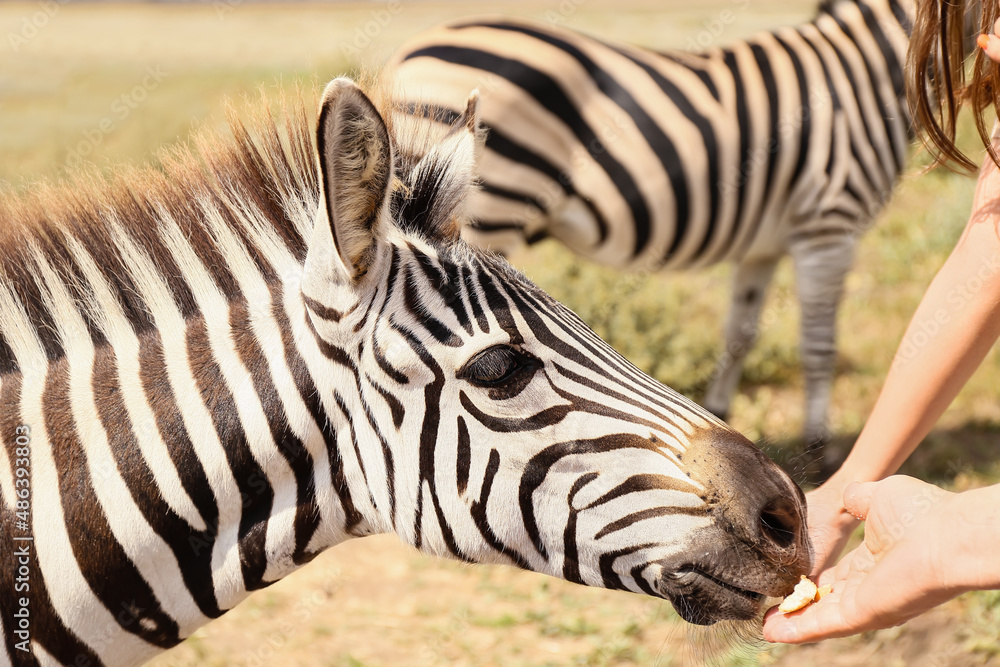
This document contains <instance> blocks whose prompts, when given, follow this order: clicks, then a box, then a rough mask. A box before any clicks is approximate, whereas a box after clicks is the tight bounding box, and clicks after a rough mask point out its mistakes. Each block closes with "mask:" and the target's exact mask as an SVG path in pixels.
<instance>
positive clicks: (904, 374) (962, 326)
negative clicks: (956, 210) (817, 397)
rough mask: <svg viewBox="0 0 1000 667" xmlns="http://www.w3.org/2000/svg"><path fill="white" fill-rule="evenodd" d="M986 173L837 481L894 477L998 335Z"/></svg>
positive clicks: (996, 193) (999, 294)
mask: <svg viewBox="0 0 1000 667" xmlns="http://www.w3.org/2000/svg"><path fill="white" fill-rule="evenodd" d="M989 166H990V167H992V168H991V169H987V168H984V173H983V175H982V176H981V177H980V182H979V187H978V189H977V194H976V201H975V203H974V206H973V214H972V216H971V218H970V221H969V224H968V226H967V227H966V229H965V232H964V234H963V236H962V238H961V240H960V241H959V242H958V244H957V245H956V247H955V250H954V251H953V252H952V254H951V256H950V257H949V258H948V261H947V262H945V265H944V266H943V267H942V268H941V270H940V271H939V272H938V274H937V276H936V277H935V278H934V281H933V282H932V283H931V286H930V288H928V290H927V293H926V294H925V295H924V298H923V300H922V301H921V302H920V306H919V307H918V308H917V311H916V313H915V314H914V316H913V320H912V321H911V322H910V326H909V327H908V329H907V331H906V334H905V335H904V337H903V340H902V342H901V343H900V346H899V349H898V350H897V352H896V357H895V359H894V361H893V364H892V368H891V369H890V371H889V374H888V376H887V377H886V381H885V385H884V386H883V387H882V392H881V394H880V395H879V398H878V401H877V402H876V404H875V408H874V409H873V411H872V414H871V416H870V417H869V419H868V422H867V423H866V424H865V428H864V429H863V430H862V432H861V435H860V436H859V438H858V441H857V443H856V444H855V446H854V448H853V450H852V451H851V454H850V456H849V457H848V458H847V461H845V463H844V465H843V466H842V467H841V470H840V471H839V472H838V474H837V476H838V477H840V478H843V480H844V481H845V483H846V482H849V481H851V480H860V481H870V480H876V479H881V478H883V477H885V476H886V475H890V474H892V473H894V472H895V471H896V470H897V469H898V468H899V466H900V465H901V464H902V463H903V461H905V460H906V458H907V457H908V456H909V455H910V453H912V452H913V450H914V449H915V448H916V446H917V445H918V444H919V443H920V441H921V440H922V439H923V438H924V436H926V435H927V433H928V432H929V431H930V429H931V427H932V426H933V425H934V423H935V422H936V421H937V420H938V418H939V417H940V416H941V414H942V413H943V412H944V411H945V409H947V407H948V406H949V405H950V404H951V402H952V400H954V398H955V396H956V395H957V394H958V392H959V390H960V389H961V388H962V386H963V385H964V384H965V383H966V381H968V379H969V377H970V376H971V375H972V374H973V372H974V371H975V370H976V368H977V367H978V366H979V364H980V363H981V362H982V360H983V358H984V357H985V356H986V354H987V353H988V352H989V350H990V347H991V346H992V345H993V343H994V342H995V341H996V339H997V336H998V335H1000V231H998V228H997V227H998V221H1000V208H998V202H1000V172H998V171H997V170H996V167H993V166H992V163H990V165H989Z"/></svg>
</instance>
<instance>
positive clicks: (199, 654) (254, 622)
mask: <svg viewBox="0 0 1000 667" xmlns="http://www.w3.org/2000/svg"><path fill="white" fill-rule="evenodd" d="M814 11H815V3H814V2H812V1H809V0H802V1H799V2H796V3H787V2H783V1H780V0H701V1H700V2H691V1H690V0H660V1H658V2H652V1H651V0H562V1H561V2H557V1H556V0H540V1H537V2H527V1H521V2H516V1H515V2H499V1H496V0H494V1H489V2H488V1H482V2H477V1H473V0H464V1H454V2H445V1H428V2H423V1H419V0H394V1H392V2H370V3H356V2H335V3H324V4H320V3H314V4H293V3H287V4H286V3H268V4H262V3H256V2H250V1H249V0H213V1H206V2H177V3H168V2H158V3H148V4H139V3H136V4H118V3H104V2H100V3H96V2H95V3H75V2H58V1H57V0H43V1H38V2H13V3H10V2H3V3H0V194H2V195H3V196H16V193H17V192H19V191H26V190H30V188H31V187H32V183H33V182H37V181H38V180H39V179H45V180H49V181H58V180H59V179H60V178H61V177H62V176H63V175H64V174H65V172H66V170H67V169H72V168H75V167H76V166H77V165H79V164H84V163H88V164H95V165H96V166H97V168H99V169H100V170H103V171H111V170H113V169H115V168H116V165H121V164H122V163H141V162H153V163H155V162H156V159H157V158H156V155H157V151H159V150H162V149H163V148H165V147H169V146H170V145H172V144H176V143H178V142H184V141H186V139H187V137H188V136H189V134H190V132H191V131H192V130H193V129H195V128H199V127H204V126H208V127H209V128H215V127H218V128H220V129H224V127H225V112H224V108H225V103H226V102H225V101H226V100H227V99H228V100H232V101H233V102H234V104H235V105H236V107H237V108H239V107H240V106H245V105H246V104H247V103H248V102H247V100H246V99H245V98H247V97H249V98H250V99H252V100H256V99H257V98H258V97H259V95H260V91H261V90H262V91H263V92H264V94H266V95H267V96H269V97H275V96H276V95H277V93H278V92H280V91H294V90H295V89H296V88H299V87H303V88H305V89H306V90H307V91H310V94H311V91H313V90H314V89H316V88H321V87H322V84H324V83H325V82H326V81H327V80H329V79H331V78H333V77H335V76H338V75H341V74H345V73H348V74H351V73H353V74H357V73H359V72H363V71H368V70H372V69H377V68H378V66H379V65H380V63H382V62H383V61H384V60H386V59H387V58H388V56H389V55H390V54H391V53H392V50H393V48H394V47H395V46H396V45H398V44H400V43H401V42H402V41H403V40H404V39H406V38H407V37H409V36H411V35H413V34H415V33H416V32H418V31H420V30H422V29H425V28H427V27H430V26H432V25H435V24H438V23H441V22H443V21H446V20H450V19H454V18H458V17H463V16H473V15H481V14H504V15H516V16H523V17H529V18H534V19H537V20H541V21H546V22H549V23H558V24H561V25H566V26H569V27H572V28H576V29H579V30H584V31H587V32H590V33H593V34H596V35H599V36H601V37H604V38H607V39H614V40H623V41H630V42H633V43H637V44H642V45H646V46H651V47H655V48H681V49H684V48H688V47H691V46H693V45H700V46H709V45H721V44H725V43H727V42H730V41H732V40H735V39H739V38H741V37H744V36H746V35H748V34H749V33H751V32H753V31H756V30H759V29H764V28H773V27H777V26H779V25H784V24H789V23H797V22H800V21H802V20H804V19H808V18H809V17H811V16H812V14H813V13H814ZM720 17H727V18H728V17H735V18H734V20H732V21H730V22H726V21H725V20H721V19H720ZM963 130H964V133H965V135H966V138H967V140H966V145H967V146H970V147H972V146H974V145H976V144H975V141H976V140H975V138H974V136H973V134H974V133H973V132H972V131H971V125H970V124H969V123H966V127H964V128H963ZM925 163H926V158H925V156H922V155H921V153H920V151H918V150H916V149H915V150H914V151H913V158H912V160H911V168H910V169H909V171H908V175H907V176H906V177H905V178H904V179H903V182H902V183H901V184H900V186H899V188H898V192H897V195H896V197H895V199H894V200H893V202H892V204H891V205H890V207H889V208H888V210H887V211H886V212H885V213H884V214H883V215H882V216H881V218H880V219H879V221H878V222H877V224H876V226H875V227H874V228H873V229H872V230H871V231H870V232H869V233H868V234H867V235H866V236H865V237H864V238H863V239H862V240H861V243H860V248H859V251H858V261H857V263H856V265H855V269H854V271H853V273H852V274H851V276H850V277H849V279H848V282H847V294H846V298H845V301H844V303H843V306H842V311H841V319H840V325H839V332H840V344H839V351H840V359H839V362H838V374H837V379H836V385H835V388H834V394H833V401H832V410H831V426H832V428H833V431H834V434H835V440H834V443H833V444H832V446H831V451H832V453H833V456H834V457H842V456H843V455H844V454H845V453H846V451H847V449H849V447H850V446H851V444H852V443H853V441H854V439H855V437H856V435H857V433H858V431H859V430H860V429H861V426H862V425H863V423H864V419H865V417H866V415H867V414H868V412H869V411H870V409H871V406H872V404H873V402H874V400H875V397H876V396H877V392H878V390H879V388H880V386H881V382H882V379H883V378H884V376H885V373H886V371H887V369H888V366H889V363H890V361H891V359H892V355H893V352H894V351H895V349H896V346H897V344H898V342H899V340H900V338H901V336H902V333H903V330H904V329H905V327H906V324H907V322H908V321H909V318H910V315H911V314H912V312H913V310H914V308H915V306H916V304H917V302H918V300H919V298H920V296H921V295H922V294H923V291H924V289H925V288H926V286H927V284H928V283H929V282H930V280H931V278H932V277H933V275H934V272H935V271H936V270H937V268H938V267H939V266H940V265H941V264H942V262H943V261H944V259H945V257H946V255H947V253H948V252H949V250H950V249H951V247H952V246H953V244H954V242H955V240H956V239H957V238H958V235H959V233H960V232H961V230H962V228H963V226H964V224H965V221H966V216H967V215H968V210H969V206H970V203H971V196H972V191H973V186H974V181H973V180H972V179H970V178H968V177H965V176H959V175H955V174H952V173H949V172H947V171H944V170H940V169H939V170H936V171H934V172H931V173H922V172H921V166H922V165H923V164H925ZM513 261H514V263H515V264H517V265H518V266H519V267H521V268H522V269H523V270H524V271H525V272H526V273H527V274H528V275H529V276H530V277H531V278H532V279H534V280H535V281H536V282H538V283H539V284H540V285H541V286H542V287H543V288H545V289H546V290H548V291H549V292H550V293H552V294H553V295H554V296H555V297H556V298H558V299H560V300H562V301H563V302H565V303H567V304H568V305H569V306H570V307H571V308H573V309H574V310H575V311H576V312H577V313H579V314H580V316H581V317H583V319H584V320H586V321H587V322H588V323H589V324H590V325H591V326H593V327H594V329H595V330H596V331H597V332H598V333H599V334H600V335H601V336H603V337H604V338H605V339H607V340H608V341H609V342H611V344H612V345H614V346H615V347H616V348H617V349H619V350H620V351H621V352H622V353H624V354H625V355H626V356H627V357H628V358H629V359H631V360H632V361H634V362H635V363H636V364H638V365H639V366H640V367H642V368H643V369H644V370H646V371H647V372H649V373H650V374H652V375H654V376H655V377H656V378H657V379H659V380H660V381H662V382H664V383H666V384H668V385H670V386H672V387H674V388H676V389H678V390H679V391H682V392H683V393H685V394H687V395H688V396H690V397H692V398H694V399H695V400H698V399H700V398H701V393H702V392H703V390H704V383H705V379H706V378H707V377H708V376H709V374H710V372H711V369H712V367H713V365H714V360H715V358H716V354H717V353H718V350H719V348H720V346H721V333H720V332H721V327H722V319H723V317H724V315H725V312H726V304H727V303H728V298H729V297H728V292H729V290H728V286H729V274H730V270H729V267H727V266H718V267H714V268H712V269H709V270H706V271H702V272H699V273H685V274H657V275H653V276H628V275H623V274H619V273H616V272H614V271H611V270H608V269H604V268H601V267H598V266H595V265H592V264H588V263H585V262H582V261H580V260H577V259H575V258H574V257H572V256H571V255H570V254H569V252H568V251H566V250H565V249H564V248H562V247H561V246H558V245H556V244H554V243H552V244H549V243H542V244H540V245H538V246H535V247H534V248H532V249H531V250H530V251H526V252H524V253H522V254H520V255H518V256H516V257H514V258H513ZM762 322H763V323H764V326H763V330H762V334H761V339H760V341H759V342H758V344H757V346H756V348H755V349H754V351H753V352H752V354H751V355H750V357H749V360H748V363H747V368H746V372H745V376H744V381H743V384H742V386H741V393H740V395H739V396H738V397H737V399H736V401H735V402H734V404H733V410H732V418H731V423H732V424H733V425H734V426H735V427H736V428H737V429H739V430H740V431H741V432H743V433H744V434H746V435H747V436H748V437H750V438H751V439H753V440H755V441H757V442H759V443H760V444H761V446H762V447H764V448H765V450H766V451H767V452H768V453H769V454H770V455H771V456H772V457H774V458H775V459H777V460H778V461H779V462H781V463H782V464H783V465H785V466H786V468H787V469H788V470H789V472H791V473H792V475H793V476H797V479H799V481H801V482H806V481H807V480H804V479H802V476H801V474H800V473H801V468H802V466H801V464H800V461H801V450H802V446H801V443H800V442H798V441H797V440H796V434H798V433H799V432H800V430H801V422H802V401H803V395H802V381H801V374H800V370H799V359H798V308H797V305H796V304H795V299H794V284H793V280H792V275H791V267H790V266H789V265H787V264H783V265H782V266H781V267H780V268H779V272H778V275H777V277H776V280H775V283H774V285H773V288H772V291H771V294H770V296H769V300H768V304H767V306H765V312H764V316H763V317H762ZM904 472H907V473H908V474H912V475H915V476H917V477H920V478H922V479H925V480H929V481H933V482H936V483H939V484H942V485H944V486H945V487H946V488H949V489H954V490H960V489H967V488H971V487H975V486H981V485H984V484H989V483H996V482H998V481H1000V353H998V352H997V350H996V349H994V350H993V352H992V353H991V354H990V356H989V357H987V360H986V362H985V363H984V365H983V366H982V368H980V370H979V372H978V373H977V374H976V376H975V377H974V378H973V380H972V381H971V382H970V383H969V384H968V385H967V386H966V387H965V389H964V391H963V392H962V394H961V395H960V396H959V397H958V399H957V400H956V402H955V404H954V405H953V406H952V408H951V409H950V410H949V412H948V413H947V414H946V415H945V417H944V419H943V420H942V421H941V422H940V423H939V424H938V426H937V428H936V429H935V430H934V432H933V433H932V434H931V436H930V437H929V438H928V439H927V441H926V442H925V443H924V444H923V445H922V446H921V448H920V449H919V450H918V451H917V453H916V454H915V455H914V457H913V459H912V460H911V461H910V462H909V463H908V464H907V465H906V467H905V469H904ZM725 635H726V632H725V631H721V632H720V631H713V632H704V631H701V630H696V629H692V627H691V626H688V625H686V624H685V623H683V622H682V621H680V620H679V619H678V618H677V616H676V615H675V614H674V612H673V610H672V608H671V607H670V605H669V603H666V602H658V601H656V600H651V599H646V598H643V597H640V596H637V595H631V594H626V593H618V592H609V591H603V590H594V589H587V588H584V587H580V586H575V585H572V584H568V583H565V582H562V581H557V580H554V579H549V578H545V577H542V576H540V575H534V574H531V573H525V572H521V571H516V570H513V569H509V568H502V567H491V568H474V567H470V566H464V565H459V564H455V563H448V562H443V561H437V560H432V559H429V558H425V557H423V556H420V555H418V554H416V553H414V552H412V551H411V550H409V549H407V548H404V547H402V546H400V545H399V544H398V543H397V542H396V540H395V538H393V537H374V538H366V539H364V540H356V541H355V542H353V543H349V544H345V545H343V546H341V547H338V548H336V549H333V550H331V551H330V552H328V553H326V554H324V555H323V556H321V557H320V558H318V559H317V560H316V561H315V562H314V563H313V564H311V565H310V566H308V567H306V568H304V569H303V570H302V571H300V572H298V573H297V574H295V575H293V576H292V577H290V578H288V579H286V580H285V581H282V582H280V583H279V584H276V585H274V586H272V587H271V588H268V589H266V590H263V591H260V592H258V593H257V594H255V595H254V596H252V597H251V598H250V599H249V600H248V601H247V602H245V603H244V604H242V605H241V606H240V607H238V608H237V609H236V610H234V611H232V612H230V613H229V614H227V615H226V616H225V617H223V618H222V619H221V620H219V621H217V622H215V623H213V624H212V625H210V626H208V627H206V628H203V629H202V630H200V631H198V632H197V633H196V635H195V636H193V637H191V638H190V639H189V640H188V641H186V642H185V643H184V644H183V645H181V646H180V647H178V648H176V649H174V650H173V651H171V652H169V653H167V654H165V655H164V656H163V657H162V658H161V659H159V660H158V661H157V662H156V663H154V664H156V665H159V666H160V667H166V666H168V665H171V666H173V665H176V666H181V665H248V666H257V665H331V666H336V667H348V666H353V667H358V666H361V665H365V666H372V667H374V666H395V665H400V666H409V665H456V666H459V665H460V666H466V665H468V666H473V665H511V666H514V665H525V666H527V665H687V664H692V665H695V664H704V663H705V662H707V661H708V660H709V659H710V658H711V661H712V664H721V665H756V664H763V665H770V664H773V665H796V666H797V667H805V666H809V665H859V664H865V665H867V664H872V665H875V664H877V665H935V666H937V665H986V664H1000V594H998V593H974V594H970V595H966V596H963V597H962V598H959V599H958V600H955V601H953V602H951V603H949V604H947V605H945V606H943V607H941V608H940V609H938V610H936V611H934V612H933V613H931V614H928V615H927V616H925V617H923V618H920V619H917V620H915V621H913V622H911V623H910V624H908V625H906V626H903V627H901V628H895V629H892V630H885V631H880V632H875V633H869V634H866V635H863V636H859V637H854V638H848V639H843V640H837V641H829V642H825V643H823V644H822V645H819V646H811V647H804V648H796V649H789V648H783V647H782V648H774V649H770V650H763V651H762V650H760V647H756V646H750V647H748V646H746V645H743V646H737V647H735V648H725V642H724V641H722V640H724V639H726V638H727V637H726V636H725ZM720 647H721V648H720Z"/></svg>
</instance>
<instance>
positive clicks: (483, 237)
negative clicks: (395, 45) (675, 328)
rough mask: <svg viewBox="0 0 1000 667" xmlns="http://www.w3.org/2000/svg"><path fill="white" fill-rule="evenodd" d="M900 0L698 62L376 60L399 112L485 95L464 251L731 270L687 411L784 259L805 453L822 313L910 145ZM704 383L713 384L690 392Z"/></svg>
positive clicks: (522, 45) (475, 33)
mask: <svg viewBox="0 0 1000 667" xmlns="http://www.w3.org/2000/svg"><path fill="white" fill-rule="evenodd" d="M914 13H915V5H914V4H913V3H912V2H911V1H910V0H827V1H826V2H824V3H823V4H822V5H821V6H820V7H819V10H818V13H817V15H816V17H815V19H814V20H812V21H811V22H808V23H805V24H803V25H799V26H797V27H785V28H781V29H779V30H775V31H773V32H764V33H761V34H757V35H755V36H752V37H750V38H749V39H747V40H745V41H739V42H736V43H734V44H732V45H730V46H727V47H724V48H722V47H716V48H711V49H708V50H706V51H704V52H693V51H667V52H655V51H652V50H648V49H644V48H637V47H633V46H628V45H622V44H613V43H610V42H606V41H603V40H600V39H597V38H594V37H591V36H587V35H583V34H579V33H577V32H573V31H571V30H569V29H567V28H563V27H559V26H557V25H543V24H535V23H531V22H528V21H524V20H516V19H506V18H487V19H469V20H463V21H460V22H457V23H453V24H451V25H446V26H443V27H439V28H435V29H431V30H430V31H428V32H426V33H423V34H419V35H417V36H415V37H413V38H411V39H410V40H408V41H407V42H406V43H404V44H403V45H402V46H401V47H400V48H399V49H398V50H397V51H396V53H395V54H394V55H393V56H392V57H391V58H390V62H389V64H388V67H387V80H388V83H389V85H390V86H392V87H394V88H395V90H396V91H397V92H396V94H397V95H398V96H399V98H400V99H401V100H403V101H404V102H405V104H404V105H403V108H402V109H401V110H400V112H399V113H400V114H402V115H407V114H413V113H416V112H417V110H419V113H421V114H424V115H425V117H427V118H428V119H430V120H428V121H426V123H425V124H426V125H428V126H429V129H428V130H427V131H430V132H433V131H434V127H435V126H437V125H440V121H444V122H447V121H448V120H449V119H452V118H453V117H454V116H455V114H456V112H455V109H456V108H457V106H456V105H459V104H460V103H461V95H462V92H461V91H463V90H465V89H467V88H472V87H478V88H479V89H480V90H481V91H482V113H483V121H484V123H485V124H486V126H487V127H488V129H489V135H488V138H487V140H486V150H485V152H484V154H483V158H482V166H481V173H482V181H483V184H482V187H481V188H480V190H479V191H478V192H477V193H476V194H475V195H473V197H472V198H471V199H470V203H469V209H468V210H469V211H470V215H471V222H470V224H469V226H468V227H467V229H466V237H467V238H468V239H469V240H470V241H472V242H474V243H476V244H479V245H482V246H484V247H489V248H492V249H495V250H498V251H501V252H507V253H509V252H510V251H512V250H513V249H516V248H518V247H519V246H521V245H523V244H525V243H527V244H531V243H534V242H537V241H539V240H541V239H543V238H546V237H552V238H554V239H557V240H558V241H560V242H562V243H563V244H565V245H566V246H568V247H569V248H570V249H572V250H573V251H574V252H576V253H578V254H579V255H581V256H583V257H586V258H589V259H592V260H595V261H597V262H600V263H603V264H607V265H610V266H613V267H619V268H622V269H625V270H631V271H640V272H648V271H655V270H659V269H664V270H669V269H686V268H698V267H702V266H705V265H709V264H713V263H716V262H721V261H729V262H734V263H735V265H736V266H735V271H734V275H733V279H732V282H733V289H732V298H731V304H730V307H729V316H728V320H727V323H726V324H725V328H724V337H725V347H724V350H723V351H722V353H721V354H720V355H719V357H718V360H717V364H716V368H715V371H714V372H713V374H712V376H711V378H710V382H707V384H708V388H707V391H706V393H705V396H704V401H703V404H704V405H705V406H706V407H707V408H708V409H709V410H711V411H712V412H713V413H715V414H716V415H718V416H720V417H722V418H725V417H726V416H727V414H728V412H729V407H730V402H731V399H732V396H733V394H734V393H735V392H736V389H737V386H738V383H739V378H740V375H741V373H742V368H743V364H744V361H745V359H746V356H747V354H748V352H749V351H750V349H751V347H752V345H753V343H754V341H755V339H756V338H757V335H758V332H759V321H760V316H761V312H762V307H763V304H764V297H765V294H766V290H767V287H768V284H769V283H770V281H771V279H772V276H773V274H774V270H775V266H776V264H777V262H778V260H780V259H781V258H782V257H783V256H784V255H786V254H789V255H791V257H792V260H793V263H794V267H795V273H796V280H797V292H798V299H799V302H800V304H801V316H802V324H801V344H800V345H801V358H802V365H803V370H804V382H805V394H806V401H805V414H804V425H803V439H804V440H805V442H806V443H807V445H808V446H809V448H810V449H812V450H813V451H814V452H817V451H818V450H821V448H822V444H823V443H825V442H826V441H827V440H828V439H829V427H828V424H827V413H828V408H829V403H830V392H831V386H832V380H833V375H834V365H835V357H836V342H835V336H836V314H837V308H838V306H839V302H840V300H841V298H842V295H843V289H844V279H845V276H846V273H847V271H848V270H849V268H850V266H851V264H852V262H853V256H854V247H855V244H856V241H857V240H858V239H859V237H860V236H861V235H862V234H863V233H864V231H865V230H866V229H867V228H868V227H869V226H870V224H871V221H872V220H873V219H874V217H875V216H876V215H877V214H878V213H879V212H880V211H881V210H882V208H883V207H884V206H885V204H886V203H887V202H888V201H889V199H890V198H891V195H892V193H893V189H894V187H895V184H896V182H897V179H898V178H899V175H900V172H901V171H902V169H903V167H904V163H905V161H906V156H907V150H908V147H909V145H910V143H911V142H912V140H913V137H914V134H913V131H912V129H911V122H910V121H911V117H910V112H909V109H908V107H907V104H906V100H905V91H904V78H903V63H904V62H905V56H906V49H907V42H908V36H909V34H910V31H911V28H912V24H913V18H914ZM706 380H709V378H706Z"/></svg>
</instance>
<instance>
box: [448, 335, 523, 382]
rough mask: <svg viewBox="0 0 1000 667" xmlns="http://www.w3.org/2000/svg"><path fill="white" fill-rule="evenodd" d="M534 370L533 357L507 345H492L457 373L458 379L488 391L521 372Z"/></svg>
mask: <svg viewBox="0 0 1000 667" xmlns="http://www.w3.org/2000/svg"><path fill="white" fill-rule="evenodd" d="M534 368H535V358H534V357H531V356H528V355H526V354H524V353H523V352H520V351H518V350H516V349H515V348H513V347H511V346H509V345H494V346H493V347H489V348H486V349H485V350H483V351H482V352H480V353H479V354H477V355H476V356H474V357H472V359H469V361H468V362H467V363H466V364H465V366H463V367H462V369H461V370H460V371H458V377H460V378H461V379H463V380H468V381H469V382H471V383H472V384H474V385H476V386H477V387H483V388H487V389H489V388H493V387H497V386H499V385H503V384H505V383H507V382H508V381H510V380H511V379H513V378H514V377H516V376H517V375H519V374H520V373H521V372H522V371H525V370H533V369H534Z"/></svg>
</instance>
